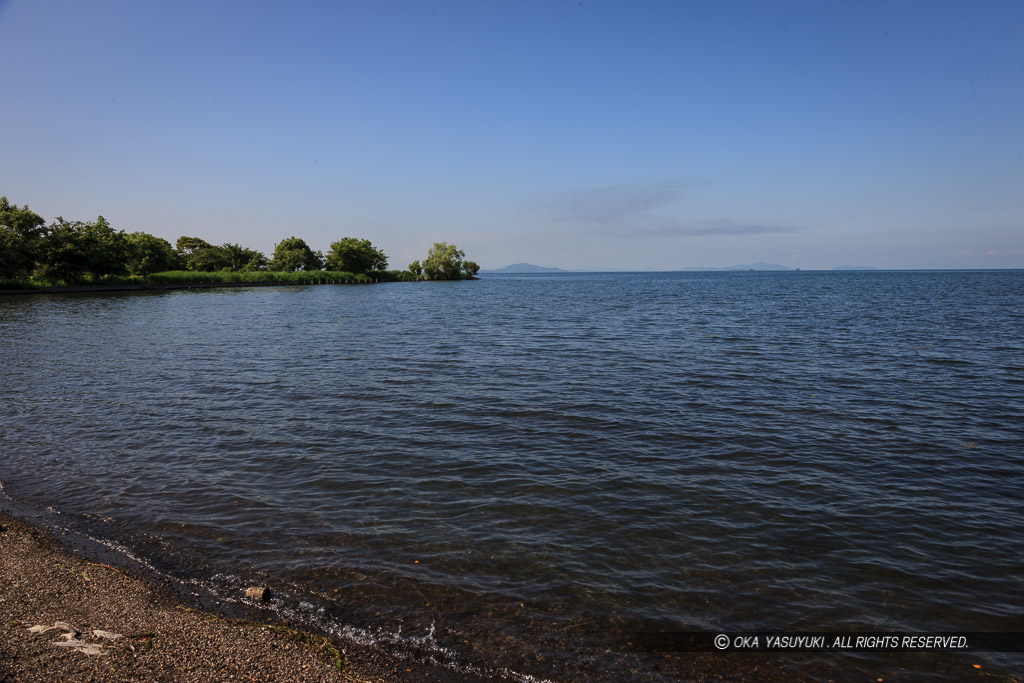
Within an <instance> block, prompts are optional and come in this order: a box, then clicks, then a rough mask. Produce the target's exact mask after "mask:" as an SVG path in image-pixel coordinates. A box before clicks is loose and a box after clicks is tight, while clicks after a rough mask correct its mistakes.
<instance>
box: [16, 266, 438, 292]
mask: <svg viewBox="0 0 1024 683" xmlns="http://www.w3.org/2000/svg"><path fill="white" fill-rule="evenodd" d="M417 279H421V278H417V277H416V276H415V275H413V274H412V273H410V272H409V271H407V270H382V271H375V272H372V273H359V274H356V273H346V272H341V271H329V270H309V271H302V270H300V271H295V272H277V271H269V270H254V271H219V272H209V273H204V272H199V271H194V270H169V271H166V272H163V273H152V274H150V275H135V276H133V275H112V276H108V277H102V278H99V279H93V278H86V279H85V280H83V281H81V282H73V281H72V282H69V281H64V280H49V279H30V280H0V289H27V290H32V289H47V288H50V287H80V286H86V287H103V286H124V285H135V286H141V287H146V286H152V287H171V286H175V285H230V284H239V285H246V284H294V285H317V284H367V283H371V282H411V281H414V280H417Z"/></svg>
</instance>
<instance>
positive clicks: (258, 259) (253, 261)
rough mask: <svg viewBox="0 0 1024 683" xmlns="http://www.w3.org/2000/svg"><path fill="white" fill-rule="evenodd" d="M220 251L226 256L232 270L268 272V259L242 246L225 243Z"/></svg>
mask: <svg viewBox="0 0 1024 683" xmlns="http://www.w3.org/2000/svg"><path fill="white" fill-rule="evenodd" d="M219 249H220V250H221V252H222V253H223V254H224V257H225V259H226V260H227V262H228V267H229V268H230V269H231V270H266V268H267V257H266V256H264V255H263V254H261V253H260V252H258V251H256V250H255V249H249V248H247V247H243V246H242V245H240V244H232V243H231V242H225V243H224V244H222V245H221V246H220V247H219Z"/></svg>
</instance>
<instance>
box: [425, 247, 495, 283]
mask: <svg viewBox="0 0 1024 683" xmlns="http://www.w3.org/2000/svg"><path fill="white" fill-rule="evenodd" d="M465 258H466V253H465V252H464V251H462V250H461V249H459V248H458V247H456V246H455V245H454V244H448V243H447V242H435V243H434V246H432V247H430V251H428V252H427V258H426V259H424V261H423V272H424V273H425V274H426V276H427V277H428V278H430V279H431V280H461V279H463V278H471V277H473V276H474V275H476V273H477V272H478V271H479V270H480V266H478V265H477V264H475V263H473V262H472V261H466V260H464V259H465ZM411 267H412V264H410V268H411Z"/></svg>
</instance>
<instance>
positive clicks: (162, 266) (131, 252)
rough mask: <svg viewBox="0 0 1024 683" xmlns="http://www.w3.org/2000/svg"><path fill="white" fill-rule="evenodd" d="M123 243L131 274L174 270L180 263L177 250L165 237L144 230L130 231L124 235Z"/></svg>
mask: <svg viewBox="0 0 1024 683" xmlns="http://www.w3.org/2000/svg"><path fill="white" fill-rule="evenodd" d="M125 243H126V246H127V266H128V272H129V273H131V274H132V275H149V274H150V273H159V272H162V271H165V270H174V269H176V268H178V267H179V265H180V258H179V256H178V254H177V252H175V251H174V247H172V246H171V243H170V242H168V241H167V240H165V239H161V238H159V237H155V236H153V235H150V234H149V233H145V232H132V233H129V234H127V235H125Z"/></svg>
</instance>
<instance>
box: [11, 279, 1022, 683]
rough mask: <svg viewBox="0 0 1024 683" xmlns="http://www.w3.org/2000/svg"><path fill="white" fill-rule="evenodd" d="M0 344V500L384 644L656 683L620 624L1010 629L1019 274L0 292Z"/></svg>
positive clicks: (659, 657) (1016, 580) (1018, 474)
mask: <svg viewBox="0 0 1024 683" xmlns="http://www.w3.org/2000/svg"><path fill="white" fill-rule="evenodd" d="M0 353H2V366H0V387H2V398H0V401H2V406H3V410H2V415H3V418H2V419H3V422H2V426H0V481H2V482H3V486H4V491H5V493H4V495H5V496H6V498H5V500H6V504H7V505H14V504H18V505H23V506H24V505H27V506H31V507H32V508H34V509H37V510H39V511H40V512H39V514H40V515H48V517H47V519H49V520H50V522H52V523H54V524H58V525H60V526H62V527H63V528H69V529H75V530H78V531H81V532H83V533H87V534H89V535H90V536H92V537H94V538H96V539H99V540H101V541H103V542H104V543H106V544H108V545H110V546H111V547H117V548H120V549H124V550H125V551H127V552H130V553H131V554H133V555H135V556H137V557H139V558H141V559H143V560H145V561H146V562H147V563H150V564H151V565H152V566H154V567H156V568H157V569H159V570H160V571H162V572H165V573H167V574H168V575H170V576H173V577H175V578H176V579H177V580H179V581H181V582H183V584H182V585H186V586H196V587H197V590H198V589H199V587H202V589H203V590H205V591H209V594H211V595H213V596H215V597H216V598H217V599H218V600H222V601H224V602H225V603H227V602H230V601H232V600H237V596H238V594H239V592H240V590H241V589H242V588H243V587H244V586H246V585H252V582H254V581H260V582H264V581H265V582H267V583H269V584H270V585H271V586H272V587H274V588H275V589H276V596H277V597H276V598H275V601H274V603H273V608H274V609H276V610H277V611H278V613H279V614H280V616H281V618H287V619H289V620H292V621H301V622H304V623H307V624H309V625H311V626H313V627H316V628H321V629H325V630H328V631H331V632H332V633H334V634H335V635H337V636H338V637H340V638H342V639H346V638H349V639H355V640H360V641H362V642H374V643H376V644H377V645H378V646H379V647H382V648H385V649H389V650H390V651H393V652H395V653H396V655H400V656H408V657H414V658H415V657H419V658H432V659H435V660H437V661H442V662H444V663H446V664H447V665H449V666H452V667H455V668H462V669H464V670H476V671H483V672H485V673H489V674H495V673H498V674H501V675H505V676H507V677H510V678H513V679H524V680H525V679H528V677H529V676H533V677H535V678H538V679H541V678H549V679H558V680H562V679H587V680H623V679H626V678H635V679H643V680H659V679H660V680H676V679H677V678H682V677H685V676H686V675H687V672H688V671H690V670H691V667H692V666H693V662H692V661H691V660H692V658H691V657H688V656H687V655H686V654H680V653H637V652H629V651H626V650H625V649H624V648H623V647H621V644H622V636H623V634H625V633H628V632H629V631H630V630H631V629H635V628H637V625H638V624H639V625H640V626H641V627H643V628H650V629H665V628H669V629H694V630H701V631H719V630H724V631H734V632H735V631H742V630H748V629H749V630H774V629H780V630H796V631H799V630H806V631H815V630H825V631H842V630H849V629H861V630H869V631H889V630H892V631H900V632H902V631H908V632H918V631H922V632H923V631H1024V618H1022V608H1024V581H1022V577H1024V271H981V272H848V273H839V272H821V273H815V272H784V273H755V272H742V273H632V274H624V273H607V274H597V273H588V274H553V275H546V274H545V275H506V276H498V275H491V276H484V277H482V278H481V279H480V280H478V281H472V282H453V283H395V284H379V285H367V286H320V287H285V288H247V289H218V290H180V291H169V292H142V293H117V294H115V293H109V294H89V295H29V296H8V297H3V298H0ZM0 504H4V503H0ZM46 508H49V511H46V510H45V509H46ZM48 523H49V522H48ZM711 656H713V655H707V657H711ZM716 661H717V660H716ZM766 661H767V662H768V664H769V665H771V666H775V667H783V668H784V669H785V671H787V672H788V674H787V675H793V676H801V677H806V678H821V679H825V678H829V677H835V676H836V674H837V672H838V673H839V676H840V677H841V678H842V677H843V676H847V675H849V676H851V677H859V678H863V677H865V676H870V680H874V678H876V677H877V678H887V677H888V676H889V675H891V674H894V673H895V672H897V671H898V670H899V669H900V668H910V669H911V670H912V671H916V672H918V673H920V674H922V675H923V674H924V673H930V674H933V675H934V676H935V679H934V680H951V681H952V680H961V679H962V678H963V676H962V675H961V674H964V672H965V670H966V671H967V673H970V669H971V668H972V667H973V664H982V665H983V666H984V671H985V672H990V671H1003V672H1006V671H1011V670H1013V669H1014V668H1017V670H1018V671H1019V670H1021V669H1020V668H1018V667H1021V665H1022V664H1024V661H1022V656H1021V655H1020V654H1012V653H1011V654H983V655H974V654H972V655H970V656H969V657H966V658H964V657H963V656H961V655H949V656H946V655H942V656H939V655H935V654H928V655H920V656H915V655H906V656H905V657H900V658H892V657H889V656H886V655H878V654H842V655H840V654H833V653H827V654H822V653H817V654H814V653H805V654H790V655H785V656H783V655H777V656H772V657H768V659H767V660H766ZM712 665H714V666H716V667H718V666H721V667H724V670H725V671H726V672H728V666H729V661H728V660H725V659H723V660H720V661H717V663H716V662H712Z"/></svg>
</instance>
